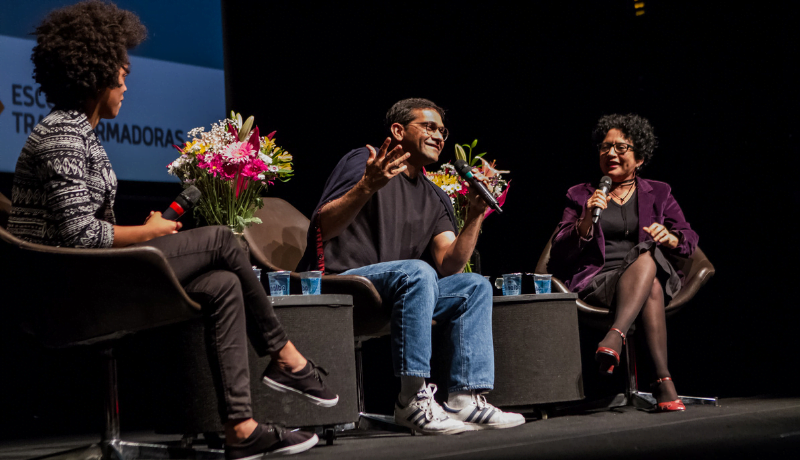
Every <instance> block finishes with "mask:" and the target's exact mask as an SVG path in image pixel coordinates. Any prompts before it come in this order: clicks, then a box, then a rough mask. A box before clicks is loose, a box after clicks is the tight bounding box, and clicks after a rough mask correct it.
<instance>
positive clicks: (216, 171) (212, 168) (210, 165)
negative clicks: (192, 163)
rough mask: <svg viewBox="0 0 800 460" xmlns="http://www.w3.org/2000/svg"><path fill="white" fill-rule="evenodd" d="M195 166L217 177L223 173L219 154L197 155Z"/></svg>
mask: <svg viewBox="0 0 800 460" xmlns="http://www.w3.org/2000/svg"><path fill="white" fill-rule="evenodd" d="M197 166H199V167H201V168H203V169H205V170H207V171H208V172H209V174H211V175H212V176H214V177H218V176H219V175H221V174H222V173H223V168H222V158H221V157H220V156H219V155H208V154H206V155H203V156H202V157H201V156H200V155H198V156H197Z"/></svg>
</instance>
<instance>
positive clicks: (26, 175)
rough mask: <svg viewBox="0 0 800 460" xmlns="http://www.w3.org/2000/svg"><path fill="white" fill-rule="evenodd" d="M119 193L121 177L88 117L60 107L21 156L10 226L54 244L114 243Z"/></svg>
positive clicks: (34, 240)
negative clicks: (119, 179)
mask: <svg viewBox="0 0 800 460" xmlns="http://www.w3.org/2000/svg"><path fill="white" fill-rule="evenodd" d="M116 193H117V177H116V176H115V175H114V171H113V170H112V169H111V163H110V162H109V161H108V156H107V155H106V151H105V149H103V146H102V145H100V141H99V140H98V139H97V136H96V135H95V133H94V131H93V130H92V126H91V125H90V124H89V121H88V120H87V118H86V115H85V114H83V113H81V112H77V111H74V110H70V111H62V110H54V111H53V112H51V113H50V115H48V116H47V117H45V118H44V119H42V121H41V122H40V123H39V124H38V125H36V127H35V128H33V132H32V133H31V134H30V136H29V137H28V141H27V142H26V143H25V147H23V149H22V154H20V157H19V160H17V168H16V171H15V173H14V184H13V187H12V189H11V202H12V208H11V216H10V217H9V219H8V230H9V231H10V232H11V233H13V234H14V235H16V236H17V237H19V238H21V239H23V240H26V241H30V242H32V243H39V244H46V245H50V246H70V247H79V248H108V247H111V244H112V243H113V242H114V223H115V219H114V198H115V196H116Z"/></svg>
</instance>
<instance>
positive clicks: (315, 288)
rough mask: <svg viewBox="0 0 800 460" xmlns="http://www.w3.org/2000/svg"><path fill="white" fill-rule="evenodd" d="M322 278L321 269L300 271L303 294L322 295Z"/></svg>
mask: <svg viewBox="0 0 800 460" xmlns="http://www.w3.org/2000/svg"><path fill="white" fill-rule="evenodd" d="M321 280H322V272H320V271H312V272H303V273H300V287H301V288H302V289H303V295H320V294H321V293H322V292H321V291H322V289H321V288H320V281H321Z"/></svg>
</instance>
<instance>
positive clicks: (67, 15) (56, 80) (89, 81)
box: [31, 0, 147, 110]
mask: <svg viewBox="0 0 800 460" xmlns="http://www.w3.org/2000/svg"><path fill="white" fill-rule="evenodd" d="M34 35H36V46H34V48H33V55H32V56H31V61H33V67H34V69H33V78H34V79H35V80H36V83H38V84H39V85H41V87H42V92H44V93H45V95H46V96H47V100H48V102H51V103H53V104H54V105H55V107H56V108H59V109H64V110H66V109H76V110H81V109H83V105H84V103H85V102H86V101H88V100H91V99H93V98H95V97H97V96H98V94H99V93H100V92H101V91H102V90H103V89H105V88H117V87H119V86H120V85H119V69H120V67H125V66H127V65H128V64H129V62H128V50H129V49H131V48H133V47H135V46H137V45H138V44H139V43H141V42H142V41H144V39H145V37H146V36H147V29H146V28H145V27H144V25H142V23H141V22H140V21H139V17H138V16H137V15H136V14H135V13H132V12H130V11H127V10H123V9H120V8H118V7H117V6H116V5H114V4H113V3H104V2H101V1H99V0H87V1H82V2H80V3H77V4H75V5H71V6H67V7H64V8H60V9H57V10H54V11H52V12H50V14H48V15H47V17H46V18H45V20H44V21H43V22H42V23H41V24H40V25H39V27H37V28H36V31H35V32H34Z"/></svg>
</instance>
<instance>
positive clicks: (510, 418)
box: [444, 394, 525, 430]
mask: <svg viewBox="0 0 800 460" xmlns="http://www.w3.org/2000/svg"><path fill="white" fill-rule="evenodd" d="M444 410H445V412H447V415H449V416H450V418H454V419H456V420H461V421H462V422H464V424H465V425H467V426H468V427H470V429H471V430H497V429H500V428H511V427H512V426H518V425H522V424H523V423H525V417H523V416H522V414H517V413H514V412H503V411H501V410H500V409H498V408H496V407H494V406H493V405H491V404H489V403H488V402H486V398H485V397H484V396H483V395H480V394H476V395H473V396H472V403H471V404H470V405H468V406H467V407H465V408H463V409H461V410H458V409H451V408H450V406H448V405H447V403H445V404H444Z"/></svg>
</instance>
